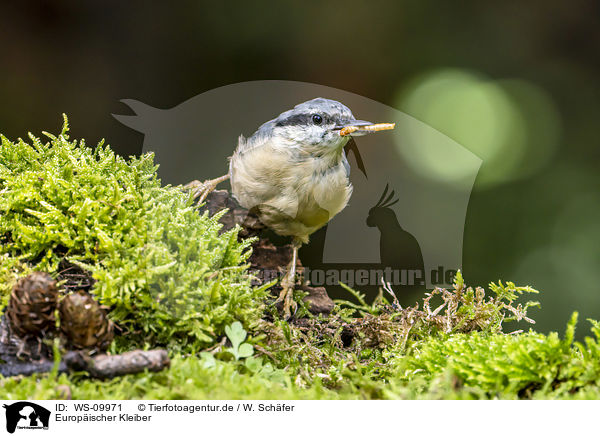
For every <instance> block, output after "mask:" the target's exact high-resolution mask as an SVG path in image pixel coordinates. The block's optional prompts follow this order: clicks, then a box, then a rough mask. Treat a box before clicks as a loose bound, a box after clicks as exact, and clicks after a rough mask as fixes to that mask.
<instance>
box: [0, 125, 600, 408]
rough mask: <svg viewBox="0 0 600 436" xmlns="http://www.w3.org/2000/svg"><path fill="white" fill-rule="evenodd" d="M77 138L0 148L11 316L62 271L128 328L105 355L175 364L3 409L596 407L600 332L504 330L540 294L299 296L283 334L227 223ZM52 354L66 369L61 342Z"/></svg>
mask: <svg viewBox="0 0 600 436" xmlns="http://www.w3.org/2000/svg"><path fill="white" fill-rule="evenodd" d="M66 133H67V124H66V120H65V126H64V128H63V131H62V132H61V134H60V135H59V136H57V137H55V136H53V135H49V134H46V136H48V137H49V139H50V140H49V141H48V142H47V143H42V141H40V140H39V139H38V138H35V137H33V136H30V138H31V143H30V144H28V143H26V142H25V141H22V140H19V141H18V142H16V143H13V142H11V141H9V140H8V139H6V138H5V137H1V139H2V144H1V145H0V216H1V219H0V295H1V296H2V304H3V305H6V302H7V298H8V295H9V292H10V289H11V288H12V286H13V285H14V283H15V282H16V280H17V279H18V278H19V277H22V276H24V275H26V274H27V273H29V272H30V271H32V270H43V271H47V272H50V273H52V274H55V275H56V274H57V275H58V276H59V277H67V276H74V277H77V276H80V275H81V274H80V271H75V273H73V272H72V271H71V272H70V273H69V274H66V273H61V272H60V270H61V268H64V265H70V267H71V268H72V266H73V265H75V266H77V268H80V269H81V270H83V271H84V272H85V274H88V275H90V276H93V279H94V280H93V283H92V282H90V281H88V280H85V279H86V277H87V276H86V277H83V279H84V280H82V283H84V282H85V283H88V285H86V286H87V287H88V288H89V290H90V292H91V293H92V295H93V296H94V297H95V298H96V299H98V300H99V301H100V302H101V303H102V304H104V305H106V306H108V307H109V309H110V312H109V315H110V317H111V318H112V320H113V321H115V322H116V324H117V326H118V328H117V339H116V340H115V342H113V344H112V346H111V349H110V350H109V352H115V351H119V352H120V351H124V350H127V349H130V348H133V347H141V348H148V347H154V346H165V347H167V348H168V350H169V354H170V356H171V358H172V365H171V367H170V368H169V369H167V370H164V371H161V372H158V373H148V372H146V373H142V374H137V375H128V376H124V377H118V378H115V379H112V380H108V381H98V380H92V379H90V378H88V377H87V376H86V375H85V374H81V373H76V374H70V375H67V374H58V367H59V366H58V365H55V368H54V370H53V371H52V372H51V373H50V374H45V375H34V376H29V377H13V378H0V397H2V398H5V399H17V398H19V399H20V398H32V399H53V398H65V397H66V396H71V397H72V398H73V399H107V398H110V399H130V398H148V399H214V398H223V399H225V398H227V399H233V398H236V399H241V398H254V399H284V398H289V399H398V398H401V399H416V398H428V399H442V398H443V399H451V398H452V399H464V398H469V399H493V398H506V399H512V398H539V399H541V398H596V399H597V398H600V325H599V324H598V323H597V322H595V321H591V322H592V333H593V337H588V338H586V339H585V341H583V342H576V341H575V339H574V338H575V335H574V332H575V325H576V322H577V317H576V315H574V316H573V318H572V319H571V321H570V322H569V324H568V326H567V330H566V333H565V334H564V335H563V336H562V337H561V336H559V335H558V334H557V333H551V334H548V335H544V334H540V333H536V332H534V331H532V330H530V331H528V332H522V331H520V330H518V331H512V332H507V330H506V323H507V322H509V321H514V322H521V323H523V322H529V323H533V320H532V319H531V318H530V317H529V315H528V313H527V312H528V309H529V308H530V307H531V306H533V305H535V304H536V303H533V302H526V303H524V304H521V303H518V302H517V300H518V298H519V297H520V296H521V295H522V294H524V293H530V292H536V291H535V290H533V289H531V288H529V287H519V286H516V285H515V284H513V283H511V282H507V283H501V282H499V283H498V284H493V283H492V284H491V285H490V289H489V291H488V292H487V294H486V291H484V289H482V288H471V287H467V286H466V285H465V284H464V282H463V279H462V275H461V274H460V273H459V274H458V275H457V277H456V279H455V283H454V288H453V289H449V290H446V289H436V290H434V291H433V292H432V293H431V294H429V295H427V296H426V297H425V298H424V300H423V301H422V303H421V304H420V305H419V306H415V307H408V308H402V307H400V305H399V303H398V301H397V300H394V297H393V290H392V289H391V288H389V286H386V287H385V289H386V291H387V292H388V293H389V297H388V300H389V301H388V300H386V298H384V297H383V293H382V294H381V295H380V297H379V298H378V299H377V300H376V301H375V302H374V303H372V304H367V303H366V302H365V300H364V298H363V296H362V295H361V294H360V293H359V292H357V291H354V290H352V289H349V288H348V291H349V292H350V293H351V294H352V296H353V297H354V302H349V301H338V302H337V304H336V306H335V308H334V309H333V311H332V313H331V314H330V315H329V316H328V317H323V316H322V315H319V316H314V315H311V313H310V311H309V310H308V308H307V307H306V305H305V304H304V303H303V301H302V296H301V295H300V294H301V293H300V292H298V293H297V294H298V295H296V298H297V302H298V304H299V306H300V309H299V310H298V312H297V314H296V319H295V320H294V321H292V322H289V323H288V322H286V321H283V320H280V319H279V318H278V314H277V312H276V311H275V309H274V308H272V307H271V309H270V313H269V307H270V306H265V300H266V298H267V295H266V290H265V289H264V287H263V288H253V287H252V286H251V285H250V277H249V276H248V275H247V271H246V265H245V263H246V261H247V259H248V256H249V247H250V245H249V242H248V241H243V240H242V241H240V240H239V238H238V228H234V229H233V230H230V231H227V232H221V231H220V230H221V225H220V224H219V222H218V220H219V218H220V215H219V214H217V215H215V216H213V217H209V216H208V215H207V214H206V213H205V214H200V213H199V212H198V209H197V207H196V206H194V204H193V201H192V199H191V197H190V196H189V195H188V194H186V193H184V192H183V191H182V190H181V189H180V188H179V187H171V186H161V184H160V181H159V180H158V179H157V177H156V166H155V165H154V164H153V160H152V156H151V155H143V156H141V157H139V158H131V159H129V160H125V159H123V158H121V157H119V156H117V155H115V153H113V152H112V151H111V150H110V148H109V147H108V146H105V145H103V144H100V145H98V146H97V147H96V148H94V149H91V148H88V147H86V146H85V144H84V143H83V141H82V142H79V143H78V142H77V141H70V140H69V138H68V137H67V135H66ZM59 273H60V274H59ZM85 274H84V275H85ZM71 285H72V286H71V288H70V289H71V290H73V289H76V288H77V285H73V284H71ZM86 289H87V288H86ZM265 312H266V313H265ZM240 322H241V323H240ZM519 327H521V325H519ZM247 333H250V335H248V334H247ZM54 351H55V355H54V358H55V359H56V361H58V360H59V358H60V356H59V350H58V345H57V342H55V348H54Z"/></svg>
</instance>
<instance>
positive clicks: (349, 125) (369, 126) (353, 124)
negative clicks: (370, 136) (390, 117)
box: [335, 120, 396, 136]
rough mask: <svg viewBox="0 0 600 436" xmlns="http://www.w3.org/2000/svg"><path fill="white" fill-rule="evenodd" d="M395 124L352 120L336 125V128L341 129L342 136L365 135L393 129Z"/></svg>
mask: <svg viewBox="0 0 600 436" xmlns="http://www.w3.org/2000/svg"><path fill="white" fill-rule="evenodd" d="M395 126H396V124H395V123H380V124H374V123H372V122H370V121H363V120H351V121H348V122H346V123H343V124H342V125H338V126H335V129H336V130H339V132H340V136H348V135H350V136H363V135H366V134H367V133H372V132H379V131H381V130H391V129H393V128H394V127H395Z"/></svg>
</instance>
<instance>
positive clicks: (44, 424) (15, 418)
mask: <svg viewBox="0 0 600 436" xmlns="http://www.w3.org/2000/svg"><path fill="white" fill-rule="evenodd" d="M3 407H4V408H5V409H6V431H8V432H9V433H14V432H15V430H16V429H27V430H36V429H41V430H47V429H48V424H49V422H50V411H49V410H48V409H46V408H44V407H42V406H39V405H37V404H35V403H30V402H29V401H19V402H17V403H13V404H10V405H6V404H4V406H3Z"/></svg>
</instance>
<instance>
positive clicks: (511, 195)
mask: <svg viewBox="0 0 600 436" xmlns="http://www.w3.org/2000/svg"><path fill="white" fill-rule="evenodd" d="M0 35H1V37H0V47H1V50H0V56H1V57H0V59H1V60H0V62H1V64H0V101H1V104H0V132H2V133H3V134H5V135H7V136H9V137H11V138H15V137H18V136H24V135H26V134H27V131H32V132H35V133H39V132H40V131H42V130H49V131H56V130H57V129H58V128H59V127H60V124H61V122H62V120H61V117H60V114H61V113H62V112H65V113H67V114H69V117H70V122H71V125H72V134H73V136H74V137H85V138H87V139H88V142H89V143H92V144H93V143H94V142H96V141H97V140H99V139H101V138H106V139H107V141H108V142H109V143H110V144H112V145H113V147H114V148H115V149H116V150H117V151H119V152H120V153H122V154H125V155H128V154H135V153H139V152H140V151H141V148H142V140H143V137H142V136H141V135H140V134H138V133H136V132H134V131H133V130H131V129H129V128H127V127H125V126H123V125H121V124H120V123H118V122H117V121H116V120H115V119H113V118H112V117H111V115H110V114H111V113H124V112H125V113H126V111H124V110H123V106H122V105H121V104H120V103H119V100H120V99H122V98H134V99H139V100H141V101H144V102H146V103H148V104H150V105H152V106H155V107H162V108H169V107H172V106H174V105H176V104H179V103H181V102H182V101H185V100H187V99H188V98H190V97H192V96H195V95H197V94H199V93H201V92H204V91H207V90H209V89H212V88H215V87H219V86H222V85H226V84H230V83H236V82H241V81H248V80H259V79H281V80H298V81H305V82H313V83H318V84H322V85H327V86H332V87H336V88H341V89H344V90H347V91H351V92H354V93H356V94H361V95H364V96H366V97H369V98H371V99H374V100H377V101H380V102H382V103H385V104H387V105H390V106H393V107H395V108H397V109H400V110H402V111H405V112H406V113H408V114H409V115H412V116H414V117H416V118H418V119H420V120H422V121H424V122H426V123H428V124H430V125H432V126H433V127H435V128H437V129H438V130H440V131H441V132H443V133H445V134H447V135H448V136H450V137H452V138H453V139H455V140H456V141H458V142H459V143H461V144H463V145H464V146H465V147H467V148H469V149H471V150H472V151H473V152H475V153H476V154H477V155H479V156H480V157H481V158H483V159H484V164H483V167H482V169H481V171H480V174H479V176H478V179H477V182H476V186H475V189H474V192H473V195H472V197H471V202H470V205H469V210H468V215H467V222H466V230H465V241H464V243H465V246H464V261H463V269H464V272H465V276H466V278H467V281H468V282H470V283H473V284H475V283H478V284H485V283H488V282H489V281H492V280H497V279H500V278H501V279H503V280H512V281H515V282H517V283H520V284H531V285H533V286H534V287H536V288H538V289H540V290H541V291H543V292H542V294H541V295H540V300H541V302H542V310H540V311H535V312H534V317H535V318H536V319H537V320H538V325H537V329H538V330H540V331H548V330H551V329H562V328H563V326H564V325H565V323H566V321H567V318H568V317H569V315H570V313H571V312H572V311H573V310H579V311H580V313H581V315H582V317H583V318H585V317H594V318H596V319H600V287H599V284H600V268H599V266H600V250H599V249H598V247H599V246H600V224H599V222H600V189H599V188H600V186H599V185H600V172H599V171H598V166H599V164H600V147H599V145H600V144H599V139H598V131H599V127H598V125H599V122H600V3H599V2H597V1H594V0H573V1H570V2H564V1H559V0H545V1H541V0H533V1H531V0H529V1H525V2H517V1H505V2H481V1H475V0H468V1H463V2H443V1H432V0H421V1H402V0H401V1H386V2H384V1H371V2H359V1H346V2H317V1H305V2H290V1H277V2H266V1H254V2H231V1H230V2H200V1H196V2H194V1H179V2H171V3H169V4H167V3H166V2H164V4H162V5H160V4H151V3H150V2H142V1H128V2H116V1H105V2H77V1H74V0H69V1H64V0H63V1H61V0H56V1H21V2H12V3H11V4H6V2H5V3H3V4H2V6H0ZM415 153H416V154H415V155H414V156H412V157H411V162H412V164H413V165H414V167H415V169H417V170H419V171H421V172H422V173H423V174H424V175H426V174H428V173H429V171H428V169H429V167H428V165H431V159H428V158H427V156H419V155H418V151H417V152H415ZM447 168H448V171H447V173H446V174H445V177H448V179H449V180H450V179H452V178H453V177H460V171H461V168H460V166H457V165H452V162H449V163H448V167H447Z"/></svg>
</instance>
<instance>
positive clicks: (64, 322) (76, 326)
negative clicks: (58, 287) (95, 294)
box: [58, 290, 114, 350]
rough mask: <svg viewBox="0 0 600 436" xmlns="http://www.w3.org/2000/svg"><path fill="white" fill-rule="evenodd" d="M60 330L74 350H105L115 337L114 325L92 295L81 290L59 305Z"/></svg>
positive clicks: (64, 299) (68, 296) (67, 297)
mask: <svg viewBox="0 0 600 436" xmlns="http://www.w3.org/2000/svg"><path fill="white" fill-rule="evenodd" d="M58 309H59V314H60V330H61V331H62V333H63V334H64V336H65V337H66V339H67V340H68V345H70V346H72V347H74V348H81V349H83V348H87V349H96V350H105V349H106V348H108V346H109V345H110V343H111V341H112V339H113V337H114V331H113V324H112V322H111V321H110V320H109V319H108V318H107V317H106V312H105V311H104V309H102V307H100V305H99V304H98V302H97V301H96V300H94V299H93V298H92V296H91V295H90V294H88V293H87V292H85V291H83V290H79V291H77V292H75V293H73V294H69V295H67V296H66V297H65V298H63V299H62V300H61V302H60V303H59V305H58Z"/></svg>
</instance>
